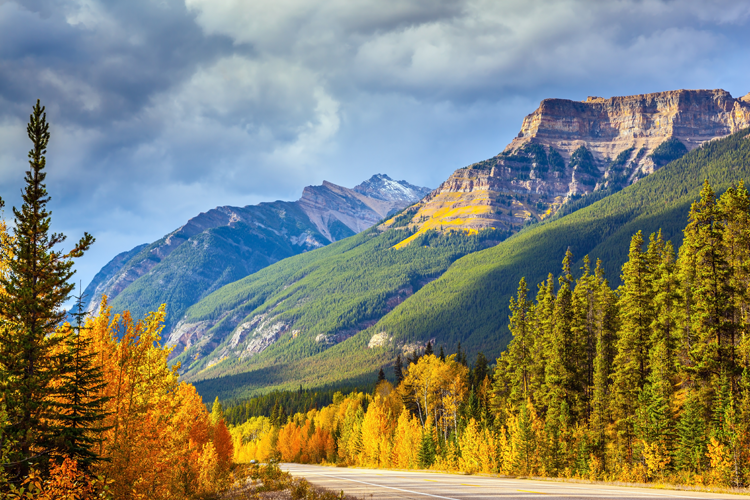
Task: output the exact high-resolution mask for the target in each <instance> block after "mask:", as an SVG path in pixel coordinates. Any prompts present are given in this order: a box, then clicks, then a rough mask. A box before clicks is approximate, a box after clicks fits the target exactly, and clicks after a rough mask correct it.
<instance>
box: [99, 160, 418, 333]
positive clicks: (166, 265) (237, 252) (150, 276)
mask: <svg viewBox="0 0 750 500" xmlns="http://www.w3.org/2000/svg"><path fill="white" fill-rule="evenodd" d="M429 191H430V190H429V189H428V188H424V187H419V186H414V185H411V184H409V183H407V182H405V181H394V180H392V179H391V178H390V177H388V176H387V175H384V174H377V175H374V176H373V177H372V178H370V179H368V180H367V181H365V182H363V183H362V184H360V185H358V186H357V187H355V188H354V189H348V188H345V187H341V186H337V185H336V184H332V183H330V182H323V185H321V186H308V187H306V188H305V189H304V191H303V194H302V197H301V198H300V199H299V200H298V201H295V202H286V201H275V202H271V203H260V204H258V205H249V206H246V207H230V206H224V207H217V208H214V209H212V210H209V211H208V212H205V213H201V214H199V215H197V216H195V217H193V218H192V219H190V220H189V221H188V222H187V223H186V224H185V225H183V226H182V227H180V228H178V229H176V230H174V231H172V232H171V233H169V234H167V235H166V236H164V237H163V238H161V239H159V240H157V241H155V242H153V243H151V244H144V245H139V246H137V247H135V248H133V249H132V250H129V251H127V252H123V253H121V254H119V255H117V256H116V257H115V258H114V259H112V261H110V262H109V263H108V264H107V265H106V266H104V267H103V268H102V269H101V270H100V271H99V273H97V275H96V276H95V277H94V279H93V280H92V281H91V283H90V284H89V285H88V286H87V287H86V290H85V292H84V294H85V296H86V297H87V299H88V304H87V309H88V310H89V311H96V310H97V308H98V306H99V304H100V302H101V299H102V296H104V295H106V296H107V297H108V298H109V302H110V305H111V306H112V307H113V309H114V310H115V311H116V312H118V311H123V310H126V309H127V310H130V311H131V313H132V314H133V315H134V316H136V317H138V316H142V315H143V314H145V313H147V312H149V311H153V310H156V309H157V308H158V307H159V306H160V305H161V304H162V303H166V304H167V332H168V331H169V329H170V327H171V326H172V325H173V319H174V318H179V317H180V316H182V314H183V312H184V311H185V310H186V309H187V308H188V307H189V306H190V305H192V304H193V303H195V302H196V301H198V300H200V299H201V298H202V297H204V296H206V295H207V294H209V293H211V292H212V291H214V290H217V289H218V288H220V287H221V286H223V285H226V284H227V283H231V282H233V281H236V280H238V279H241V278H243V277H245V276H247V275H248V274H251V273H254V272H256V271H258V270H259V269H262V268H264V267H266V266H268V265H270V264H272V263H274V262H278V261H279V260H282V259H284V258H286V257H290V256H292V255H296V254H299V253H303V252H307V251H309V250H312V249H315V248H320V247H322V246H325V245H328V244H330V243H331V242H334V241H338V240H341V239H343V238H346V237H348V236H351V235H354V234H356V233H359V232H361V231H363V230H364V229H367V228H369V227H370V226H372V225H373V224H375V223H377V222H378V221H380V220H382V219H383V218H385V217H387V216H388V215H389V214H391V213H393V212H395V211H398V210H400V209H402V208H404V207H405V206H407V205H410V204H412V203H414V202H416V201H418V200H419V199H420V198H422V197H423V196H424V195H426V194H427V193H429Z"/></svg>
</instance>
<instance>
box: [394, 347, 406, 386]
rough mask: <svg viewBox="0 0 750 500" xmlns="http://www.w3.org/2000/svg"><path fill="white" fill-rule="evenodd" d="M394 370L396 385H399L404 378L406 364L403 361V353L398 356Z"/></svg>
mask: <svg viewBox="0 0 750 500" xmlns="http://www.w3.org/2000/svg"><path fill="white" fill-rule="evenodd" d="M393 372H394V375H395V376H396V385H398V384H400V383H401V381H402V380H404V364H403V362H402V361H401V353H399V354H398V355H397V356H396V363H395V364H394V365H393Z"/></svg>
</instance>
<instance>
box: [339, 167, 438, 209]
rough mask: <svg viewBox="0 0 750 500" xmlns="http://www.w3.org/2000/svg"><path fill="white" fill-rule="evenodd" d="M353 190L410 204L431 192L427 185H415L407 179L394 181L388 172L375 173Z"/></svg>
mask: <svg viewBox="0 0 750 500" xmlns="http://www.w3.org/2000/svg"><path fill="white" fill-rule="evenodd" d="M352 190H353V191H356V192H357V193H359V194H362V195H364V196H367V197H369V198H375V199H376V200H383V201H397V202H404V203H409V204H411V203H414V202H416V201H419V200H421V199H422V198H424V197H425V196H426V195H427V194H429V192H430V189H429V188H426V187H420V186H415V185H413V184H409V183H408V182H406V181H394V180H393V179H391V178H390V177H388V175H386V174H375V175H373V176H372V177H370V178H369V179H367V180H366V181H364V182H363V183H362V184H359V185H357V186H354V188H353V189H352Z"/></svg>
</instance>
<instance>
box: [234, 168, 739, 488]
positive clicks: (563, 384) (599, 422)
mask: <svg viewBox="0 0 750 500" xmlns="http://www.w3.org/2000/svg"><path fill="white" fill-rule="evenodd" d="M572 262H574V261H573V255H572V254H571V252H570V251H568V252H567V253H566V255H565V257H564V259H563V265H562V273H561V275H560V276H558V277H555V276H554V275H553V274H549V276H548V278H547V279H546V280H545V281H544V282H542V283H540V284H539V285H538V287H537V291H536V296H535V297H534V298H532V297H531V293H530V291H529V287H528V284H527V283H526V281H525V279H521V281H520V283H519V287H518V291H517V294H516V296H515V297H514V298H513V299H511V301H510V312H511V314H510V321H509V323H510V324H509V328H510V331H511V333H512V335H513V339H512V341H511V342H510V344H509V346H508V349H507V350H506V351H505V352H504V353H503V354H502V355H501V357H500V358H498V360H497V365H496V367H495V369H494V371H490V370H488V369H487V368H486V367H485V368H484V370H485V373H486V375H485V377H484V378H483V379H481V380H479V379H478V377H477V376H476V370H477V368H476V367H475V369H474V370H471V371H470V370H469V369H468V368H467V367H466V366H465V364H464V363H461V362H460V361H459V360H457V356H456V355H452V356H448V357H445V356H442V357H441V356H436V355H435V354H431V353H427V354H425V355H423V356H421V357H419V358H418V359H411V360H409V361H408V362H407V363H406V366H405V367H401V366H400V365H399V363H398V361H397V363H396V368H397V373H398V371H401V376H400V377H397V381H396V384H395V386H394V385H392V384H391V383H390V382H388V381H381V382H380V383H379V384H378V386H377V387H376V389H375V391H374V393H373V394H364V393H352V394H350V395H348V396H343V395H341V394H339V395H337V396H335V397H334V400H333V403H332V404H331V405H329V406H326V407H324V408H321V409H312V410H310V411H308V412H306V413H297V414H295V415H293V416H291V417H290V418H288V419H287V420H286V421H284V422H278V421H276V422H271V420H270V419H268V418H267V417H255V418H253V419H250V420H249V421H248V422H246V423H244V424H242V425H240V426H237V427H235V428H233V429H232V430H231V432H232V435H233V440H234V444H235V449H236V451H237V456H236V458H237V459H239V460H243V459H249V458H256V459H264V458H268V457H273V456H276V457H278V458H280V459H282V460H288V461H301V462H323V461H326V462H336V463H346V464H357V465H363V466H374V467H398V468H416V467H421V468H425V467H433V468H440V469H447V470H461V471H465V472H478V471H483V472H499V473H504V474H528V475H541V476H551V477H579V478H589V479H603V480H621V481H635V482H647V481H657V480H658V481H666V482H673V483H684V484H715V485H724V486H747V485H748V484H749V483H750V336H749V334H748V331H747V325H748V322H749V321H750V318H749V317H748V315H749V314H750V197H749V196H748V192H747V190H746V188H745V187H744V184H743V183H742V182H739V183H737V184H736V185H734V186H731V187H730V188H729V189H727V190H726V192H724V194H723V195H721V196H720V197H717V195H716V194H715V193H714V191H713V189H712V188H711V186H710V184H709V183H708V181H706V182H705V183H704V186H703V188H702V190H701V193H700V199H699V200H698V201H696V202H695V203H693V205H692V207H691V209H690V212H689V216H688V223H687V226H686V227H685V228H684V231H683V243H682V246H681V247H680V249H679V252H675V249H674V248H673V246H672V244H671V243H670V242H669V241H665V240H664V239H663V237H662V235H661V232H660V231H657V232H656V233H654V234H651V235H650V236H649V238H648V241H646V239H645V238H644V236H643V234H642V233H641V232H640V231H639V232H637V233H636V234H635V235H633V237H632V239H631V241H630V247H629V253H628V259H627V261H626V262H625V264H624V265H623V266H622V270H621V273H622V274H621V282H622V285H621V286H620V287H619V288H617V289H612V287H611V286H610V285H609V282H608V280H607V279H606V278H605V276H604V272H603V270H602V263H601V262H600V261H597V262H596V264H595V265H594V266H593V269H592V266H591V263H590V261H589V259H588V258H585V259H584V260H583V267H582V269H581V273H580V274H579V276H578V277H577V278H574V276H573V270H572V269H571V266H572ZM458 357H459V358H460V356H458ZM277 420H278V419H277Z"/></svg>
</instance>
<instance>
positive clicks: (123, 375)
mask: <svg viewBox="0 0 750 500" xmlns="http://www.w3.org/2000/svg"><path fill="white" fill-rule="evenodd" d="M27 131H28V135H29V138H30V139H31V141H32V143H33V148H32V149H31V151H30V152H29V170H28V171H27V172H26V177H25V182H26V187H25V189H24V191H23V205H22V206H21V208H20V209H16V208H14V209H13V214H14V221H13V222H12V224H8V223H6V222H5V221H2V223H0V243H1V244H2V246H1V247H0V248H1V250H2V251H1V253H0V464H1V465H0V497H2V498H6V499H9V500H21V499H23V500H31V499H40V500H41V499H44V500H53V499H54V500H74V499H93V498H99V499H118V500H120V499H123V500H129V499H145V498H148V499H154V500H161V499H165V500H166V499H174V498H180V499H193V498H195V499H197V498H203V499H208V498H216V494H217V493H218V492H219V491H221V490H224V489H226V488H227V487H229V486H230V484H231V481H232V471H231V469H232V458H233V453H234V452H233V447H232V440H231V436H230V434H229V431H228V429H227V426H226V425H225V423H224V418H223V415H222V412H221V406H220V405H217V406H216V407H215V408H214V409H213V411H212V412H209V411H208V409H207V407H206V406H205V405H204V404H203V400H202V398H201V396H200V395H199V394H198V392H197V391H196V389H195V387H194V386H192V385H190V384H186V383H184V382H181V381H180V380H179V377H178V373H177V369H178V366H170V364H169V363H168V362H167V358H168V355H169V352H170V350H169V349H168V348H164V347H162V346H161V345H160V340H161V337H160V334H161V331H162V328H163V324H164V316H165V311H164V307H162V308H161V309H160V310H158V311H156V312H152V313H150V314H148V315H146V316H145V317H144V318H142V319H134V318H132V317H131V315H130V314H129V313H128V312H123V313H122V314H118V315H112V313H111V308H109V307H108V306H107V303H106V301H104V302H103V304H102V311H103V312H102V313H101V314H99V315H98V316H89V315H87V314H86V313H85V312H84V311H83V308H82V304H83V297H81V296H78V297H77V302H76V307H74V308H73V309H72V311H70V312H66V310H65V305H66V303H67V302H68V300H69V298H70V297H71V294H72V293H73V292H74V285H73V284H72V283H71V278H72V276H73V264H74V259H77V258H79V257H81V256H82V255H83V254H84V252H86V251H88V250H89V248H90V247H91V245H92V244H93V243H94V238H93V237H92V236H91V235H89V234H84V236H83V237H82V238H81V239H80V240H79V241H78V242H77V243H76V244H75V245H74V246H73V248H72V249H71V250H69V251H67V252H63V251H61V250H58V248H59V247H60V246H61V245H62V244H63V242H64V241H65V236H63V235H61V234H56V233H52V232H51V231H50V225H51V213H50V211H49V209H48V208H47V207H48V202H49V200H50V197H49V195H48V193H47V189H46V186H45V183H44V181H45V177H46V172H45V167H46V158H45V154H46V149H47V143H48V141H49V138H50V133H49V125H48V123H47V121H46V113H45V110H44V107H42V106H41V105H40V104H39V102H38V101H37V104H36V106H34V108H33V113H32V115H31V117H30V120H29V124H28V129H27Z"/></svg>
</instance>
